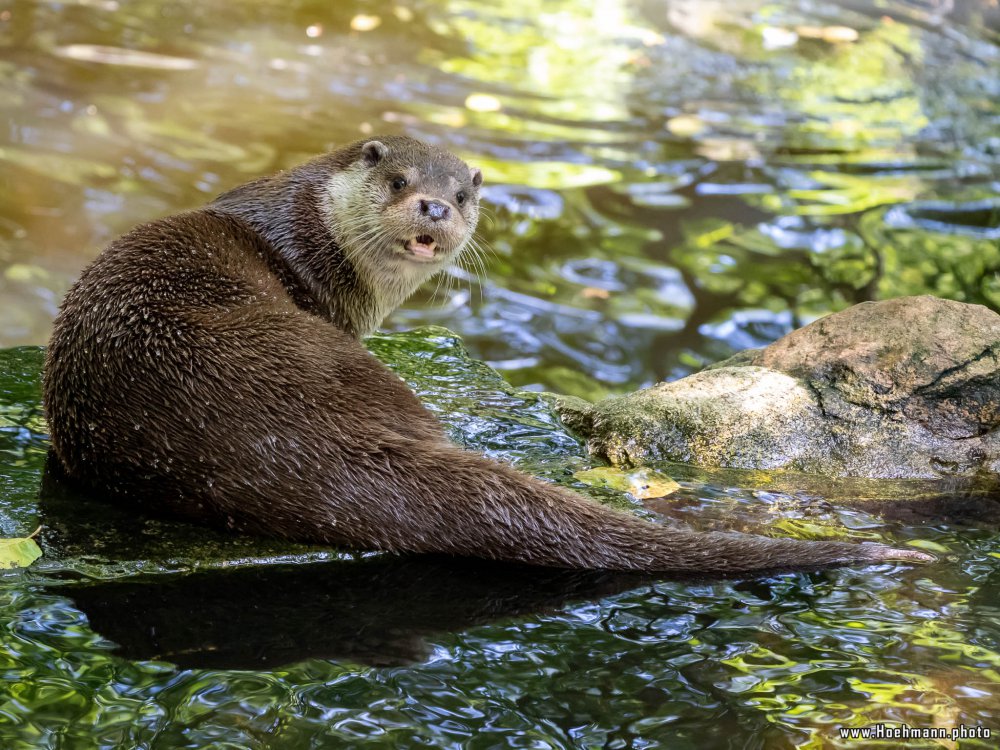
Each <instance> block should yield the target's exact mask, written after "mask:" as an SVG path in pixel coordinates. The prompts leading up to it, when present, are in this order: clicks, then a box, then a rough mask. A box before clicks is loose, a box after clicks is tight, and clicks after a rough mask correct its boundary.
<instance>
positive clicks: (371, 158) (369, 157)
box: [361, 141, 389, 167]
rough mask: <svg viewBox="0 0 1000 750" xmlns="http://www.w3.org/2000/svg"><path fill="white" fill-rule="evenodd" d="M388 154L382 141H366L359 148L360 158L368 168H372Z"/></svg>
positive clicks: (387, 149)
mask: <svg viewBox="0 0 1000 750" xmlns="http://www.w3.org/2000/svg"><path fill="white" fill-rule="evenodd" d="M388 154H389V148H388V147H387V146H386V145H385V144H384V143H382V141H368V143H366V144H365V145H364V146H362V147H361V158H362V160H363V161H364V163H365V164H367V165H368V166H369V167H374V166H375V165H376V164H378V163H379V162H380V161H382V160H383V159H384V158H385V157H386V156H387V155H388Z"/></svg>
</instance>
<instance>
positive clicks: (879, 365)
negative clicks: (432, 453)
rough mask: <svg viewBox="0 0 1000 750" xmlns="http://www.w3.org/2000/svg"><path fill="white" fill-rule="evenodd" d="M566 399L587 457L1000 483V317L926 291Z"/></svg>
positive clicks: (566, 413)
mask: <svg viewBox="0 0 1000 750" xmlns="http://www.w3.org/2000/svg"><path fill="white" fill-rule="evenodd" d="M560 403H561V406H560V407H559V408H560V410H561V413H562V415H563V419H564V421H565V422H566V423H567V424H568V425H570V426H571V427H573V428H574V429H576V430H577V432H578V433H580V434H581V435H582V436H584V437H585V438H586V439H587V441H588V447H589V449H590V451H591V452H592V453H594V454H595V455H597V456H600V457H603V458H606V459H608V460H610V461H611V462H612V463H615V464H622V465H634V464H639V463H645V462H648V461H653V460H672V461H683V462H690V463H694V464H697V465H702V466H720V467H731V468H743V469H794V470H797V471H803V472H809V473H815V474H821V475H825V476H831V477H838V476H856V477H872V478H934V477H944V476H969V475H975V474H977V473H980V472H985V473H987V474H996V473H997V472H998V471H1000V430H998V429H997V428H998V427H1000V411H998V404H1000V315H997V314H996V313H994V312H993V311H991V310H989V309H987V308H985V307H982V306H979V305H967V304H963V303H959V302H952V301H948V300H940V299H936V298H934V297H927V296H924V297H909V298H900V299H895V300H889V301H885V302H867V303H864V304H861V305H857V306H855V307H852V308H849V309H847V310H844V311H843V312H840V313H836V314H834V315H831V316H829V317H826V318H822V319H821V320H818V321H816V322H815V323H812V324H811V325H809V326H806V327H805V328H802V329H799V330H797V331H794V332H793V333H791V334H789V335H787V336H785V337H784V338H782V339H779V340H778V341H777V342H775V343H774V344H771V345H770V346H768V347H765V348H764V349H757V350H750V351H746V352H743V353H741V354H738V355H736V356H735V357H733V358H731V359H728V360H726V361H724V362H720V363H719V364H718V365H715V366H713V367H711V368H709V369H707V370H705V371H703V372H700V373H697V374H695V375H691V376H688V377H686V378H682V379H681V380H677V381H674V382H673V383H663V384H660V385H657V386H654V387H653V388H649V389H645V390H642V391H639V392H637V393H635V394H630V395H628V396H621V397H615V398H610V399H607V400H605V401H601V402H598V403H597V404H595V405H593V406H590V405H589V404H586V403H584V402H582V401H580V400H578V399H562V400H561V402H560Z"/></svg>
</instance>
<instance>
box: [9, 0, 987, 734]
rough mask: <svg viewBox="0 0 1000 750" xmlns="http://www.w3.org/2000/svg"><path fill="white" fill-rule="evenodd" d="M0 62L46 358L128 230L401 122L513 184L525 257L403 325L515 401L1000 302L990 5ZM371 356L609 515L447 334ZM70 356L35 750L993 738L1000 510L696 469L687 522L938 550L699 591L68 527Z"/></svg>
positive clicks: (362, 12) (84, 5)
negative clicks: (878, 314) (927, 558)
mask: <svg viewBox="0 0 1000 750" xmlns="http://www.w3.org/2000/svg"><path fill="white" fill-rule="evenodd" d="M0 50H2V54H0V110H2V112H3V116H4V121H5V122H6V124H7V127H6V129H5V130H3V131H0V176H2V180H3V187H4V190H3V192H2V194H0V346H13V345H21V344H39V343H43V342H44V340H45V338H46V336H47V332H48V328H49V325H50V323H51V319H52V317H53V315H54V314H55V309H56V305H57V304H58V300H59V298H60V297H61V294H62V293H63V291H64V290H65V288H66V287H67V285H68V284H69V283H70V282H71V280H72V279H73V278H74V277H75V275H76V274H77V273H78V272H79V269H80V268H81V266H82V265H83V264H84V263H85V262H86V260H88V259H89V258H91V257H93V256H94V255H95V254H96V253H97V252H98V250H99V249H100V247H102V246H103V245H104V244H106V243H107V242H108V241H109V240H110V239H112V238H113V237H114V236H116V235H117V234H119V233H120V232H122V231H124V230H126V229H127V228H129V227H130V226H132V225H134V224H136V223H138V222H141V221H145V220H148V219H150V218H153V217H156V216H160V215H164V214H168V213H171V212H174V211H178V210H182V209H184V208H187V207H191V206H195V205H198V204H200V203H203V202H204V201H206V200H208V199H210V198H211V197H212V196H214V195H215V194H217V193H218V192H221V191H222V190H224V189H226V188H228V187H231V186H233V185H235V184H238V183H239V182H242V181H245V180H247V179H250V178H252V177H255V176H257V175H260V174H263V173H267V172H270V171H273V170H276V169H279V168H282V167H285V166H289V165H291V164H294V163H297V162H299V161H302V160H303V159H305V158H307V157H308V156H309V155H311V154H313V153H315V152H317V151H321V150H324V149H326V148H329V147H332V146H334V145H336V144H339V143H343V142H345V141H348V140H353V139H355V138H358V137H364V136H366V135H368V134H371V133H379V132H403V133H408V134H411V135H415V136H418V137H422V138H425V139H428V140H431V141H435V142H437V143H441V144H444V145H447V146H449V147H451V148H452V149H454V150H455V151H457V152H458V153H460V154H461V155H462V156H463V157H464V158H466V159H468V160H469V161H470V162H473V163H475V164H477V165H479V166H481V167H482V168H483V170H484V172H485V173H486V176H487V182H488V185H489V188H488V190H487V193H486V199H487V204H486V205H487V207H488V209H489V211H488V214H489V220H487V221H484V224H483V226H482V227H481V234H482V235H483V236H484V237H485V238H486V239H487V240H488V241H489V243H490V245H491V246H492V248H493V256H491V257H490V258H489V259H488V260H487V263H486V267H485V269H481V268H477V267H473V268H471V269H470V270H461V269H459V270H457V271H456V272H455V274H454V275H453V278H452V282H451V284H450V285H442V288H441V289H440V290H438V292H437V296H436V298H435V297H434V286H433V285H431V286H430V287H429V288H428V289H427V290H425V291H424V292H422V293H421V294H420V295H418V299H416V300H414V303H413V304H412V305H411V306H408V308H407V309H406V310H403V311H400V312H398V313H397V314H396V315H395V316H394V318H393V319H392V320H391V321H390V327H391V328H409V327H412V326H413V325H416V324H418V323H426V322H435V323H440V324H443V325H447V326H448V327H450V328H452V329H455V330H457V331H459V332H460V333H461V334H462V335H463V337H464V339H465V341H466V343H467V345H468V346H469V348H470V349H471V351H472V353H473V355H474V356H475V357H477V358H480V359H484V360H486V361H489V362H490V363H492V364H494V365H495V366H497V367H498V368H500V369H501V370H502V371H503V373H504V375H505V376H506V377H507V378H508V379H509V380H510V381H511V382H513V383H514V384H516V385H525V386H538V387H544V388H547V389H552V390H557V391H562V392H567V393H576V394H580V395H584V396H591V397H593V396H597V395H600V394H603V393H605V392H607V391H614V390H621V389H625V388H631V387H635V386H637V385H640V384H644V383H648V382H651V381H653V380H655V379H658V378H664V377H668V378H669V377H676V376H679V375H682V374H684V373H687V372H690V371H692V370H694V369H697V368H699V367H700V366H701V365H702V364H704V363H706V362H711V361H716V360H718V359H720V358H722V357H725V356H727V355H728V354H730V353H732V352H733V351H735V350H737V349H741V348H744V347H747V346H756V345H760V344H764V343H767V342H769V341H771V340H774V339H775V338H777V337H779V336H780V335H782V334H783V333H785V332H787V331H788V330H790V329H791V328H793V327H795V326H798V325H800V324H802V323H803V322H807V321H809V320H811V319H813V318H815V317H816V316H818V315H822V314H824V313H826V312H828V311H830V310H834V309H840V308H842V307H844V306H846V305H849V304H851V303H854V302H857V301H861V300H866V299H877V298H884V297H891V296H896V295H901V294H917V293H925V292H929V293H934V294H938V295H940V296H945V297H950V298H954V299H960V300H966V301H970V302H977V303H981V304H986V305H988V306H990V307H992V308H994V309H1000V11H998V9H997V7H996V4H995V3H994V2H991V1H990V0H983V1H982V2H979V1H967V2H962V0H957V1H956V2H953V3H952V2H940V3H932V2H879V3H874V2H847V1H844V2H836V3H818V2H805V1H803V2H778V3H763V2H743V1H741V0H736V1H735V2H694V1H693V0H692V1H689V2H666V1H665V0H660V1H657V2H639V1H637V2H615V1H603V0H602V1H601V2H593V3H586V4H583V3H570V2H546V1H544V0H543V1H542V2H533V3H527V2H520V1H516V0H515V1H513V2H493V3H484V4H481V3H474V2H460V1H455V2H437V1H427V2H424V1H421V0H415V1H413V2H399V3H393V2H383V1H380V0H373V1H372V2H365V3H360V2H358V3H353V2H352V3H319V2H291V3H279V2H260V1H258V2H228V3H222V2H199V3H194V2H178V3H154V2H146V1H143V0H139V1H133V2H126V1H125V0H77V1H76V2H69V3H48V2H30V1H22V0H18V2H7V3H3V2H0ZM481 271H485V273H484V274H483V276H482V279H480V280H474V278H473V277H474V276H476V275H478V274H479V272H481ZM373 347H374V348H375V349H376V351H377V352H378V353H379V354H380V355H382V356H384V357H386V358H387V359H388V360H390V361H393V362H395V363H397V366H400V367H401V371H402V372H403V374H404V375H406V376H407V377H408V378H409V379H410V381H411V382H413V383H414V384H415V385H416V386H417V387H418V389H420V391H421V393H422V394H423V395H424V396H425V398H426V399H427V400H428V402H429V403H430V404H431V406H432V407H433V408H435V409H436V410H437V411H438V412H439V413H441V414H442V416H444V417H445V418H446V419H447V420H448V421H449V423H450V424H451V425H452V427H453V429H454V432H455V436H456V438H458V439H460V440H462V441H463V442H465V443H466V444H468V445H469V446H470V447H473V448H476V449H479V450H485V451H487V452H489V453H491V454H492V455H496V456H499V457H505V458H509V459H511V460H515V461H516V462H518V463H519V465H521V466H523V467H524V468H526V469H528V470H531V471H534V472H536V473H539V474H542V475H545V476H548V477H549V478H552V479H557V480H559V481H564V482H566V483H568V484H570V485H573V486H576V485H574V483H573V481H572V477H571V476H570V475H571V474H572V472H573V471H575V470H577V469H579V468H582V467H584V466H586V465H587V463H586V457H585V456H583V455H582V453H581V451H580V449H579V447H578V446H576V444H575V443H574V442H573V441H572V439H570V438H569V437H568V436H566V435H564V434H563V433H562V432H561V431H560V430H559V428H558V427H557V426H556V425H554V424H553V423H552V422H551V419H550V418H549V417H548V416H547V412H546V411H545V409H544V408H543V406H542V405H540V404H539V403H536V402H532V401H531V400H530V398H529V397H526V396H519V395H517V394H513V393H512V392H510V391H508V390H505V389H504V388H503V386H502V384H500V383H498V382H497V381H495V380H494V379H493V378H492V376H491V375H490V374H489V373H488V372H486V371H483V370H480V369H477V368H476V367H475V366H473V365H470V364H469V363H468V362H467V361H466V360H464V359H463V358H462V357H460V356H457V355H455V354H454V353H453V351H452V349H451V348H450V345H449V344H447V343H441V342H437V343H435V342H434V341H431V342H430V343H428V342H426V341H422V340H419V337H418V338H417V339H414V338H405V337H404V338H401V339H391V338H390V339H377V340H376V341H374V342H373ZM38 357H39V355H38V352H37V350H34V349H25V350H19V351H17V352H6V353H4V354H3V356H2V360H0V365H2V367H0V372H2V373H3V376H4V378H5V379H4V380H3V383H2V384H0V528H2V532H3V535H4V536H13V535H18V534H25V533H28V532H30V531H31V530H32V529H33V528H35V526H36V525H37V524H38V523H39V521H42V522H44V524H45V532H44V536H43V547H44V548H45V549H46V556H45V558H43V560H42V561H41V562H40V564H39V565H38V567H37V568H36V569H35V570H34V572H30V573H17V572H14V573H9V574H5V577H4V578H3V579H2V582H0V610H2V614H0V678H2V679H0V747H2V748H4V750H6V748H16V749H17V750H20V749H21V748H25V749H27V748H116V749H117V748H132V747H142V748H158V749H159V748H178V747H190V748H328V747H358V746H366V747H367V746H377V747H400V748H409V747H473V748H494V747H530V748H564V747H565V748H605V747H607V748H698V749H699V750H703V749H706V748H715V747H720V748H734V749H735V748H740V749H741V750H742V749H744V748H762V749H764V748H766V749H768V750H770V749H771V748H785V747H798V748H809V749H815V748H828V747H836V748H857V747H871V746H873V745H870V744H866V743H864V742H861V741H851V740H840V739H838V736H837V733H836V727H840V726H863V725H866V724H870V723H875V722H882V721H887V722H905V723H907V724H909V725H911V726H915V727H923V728H931V727H937V728H944V729H946V730H951V729H952V728H954V727H958V726H959V725H961V724H965V725H968V726H973V727H986V728H991V729H992V730H993V738H992V739H990V740H983V741H979V742H971V741H964V742H960V743H959V744H958V746H959V747H984V748H986V747H996V746H997V739H996V737H997V733H998V732H1000V688H998V684H1000V627H998V624H997V623H998V615H1000V609H998V605H997V602H998V601H1000V572H998V571H1000V568H998V558H1000V535H998V533H997V519H998V518H1000V513H997V512H996V508H995V505H994V503H993V501H988V500H986V499H984V498H971V499H969V498H966V499H963V498H961V497H950V498H943V499H942V498H938V499H936V500H934V501H933V503H930V504H914V505H913V506H905V507H904V508H900V507H887V506H885V505H873V504H872V503H870V502H865V501H859V499H858V495H867V494H869V493H868V492H867V491H865V492H862V491H860V490H849V491H847V493H846V496H845V493H844V492H843V491H841V490H837V489H836V488H832V487H830V488H826V489H824V488H819V489H816V488H812V489H810V490H809V491H793V490H791V489H789V488H788V487H787V486H783V487H780V488H777V489H776V488H775V487H774V486H772V485H773V483H772V484H769V483H768V482H769V480H768V478H767V477H763V478H761V477H756V478H751V477H747V476H733V477H730V476H728V475H716V476H713V477H709V478H704V477H700V478H699V477H695V476H687V475H685V474H684V472H683V470H682V469H680V468H679V467H665V469H666V470H667V471H668V472H670V473H672V474H674V475H675V476H676V477H677V478H680V479H682V490H681V492H680V493H678V494H677V495H676V496H671V499H670V501H669V502H660V503H658V504H655V509H656V510H657V511H662V512H664V513H665V514H666V515H667V516H668V517H669V518H670V519H671V520H673V521H679V522H684V523H688V524H692V525H695V526H698V527H702V528H716V527H726V528H742V529H747V530H758V531H760V530H764V531H771V532H773V533H776V534H790V535H796V536H803V537H824V536H838V537H846V538H851V539H855V540H857V541H863V540H866V539H881V540H886V541H892V542H894V543H897V544H915V545H917V546H920V547H921V548H924V549H929V550H931V551H934V552H936V553H937V554H939V556H940V560H939V562H938V563H935V564H933V565H930V566H927V567H922V568H909V567H905V566H899V567H895V566H881V567H877V568H867V569H863V570H861V569H858V570H842V571H829V572H823V573H812V574H797V575H783V576H773V577H768V578H762V579H756V580H747V581H697V582H692V581H647V580H636V579H623V578H620V577H608V576H602V575H569V574H558V573H544V574H543V573H539V572H537V571H522V570H515V569H497V568H491V567H488V566H481V565H479V564H472V563H463V562H454V561H452V562H447V561H435V560H426V561H413V560H402V561H400V560H386V559H382V558H365V559H362V560H354V559H350V558H349V557H346V556H342V555H338V554H336V553H332V552H330V551H328V550H315V549H311V550H307V549H301V548H282V547H280V546H273V545H272V546H268V545H263V544H261V543H259V542H247V541H245V540H244V541H240V540H232V539H227V538H217V537H214V536H211V535H208V534H207V533H203V532H195V531H191V530H189V529H185V528H183V527H177V526H172V525H170V524H163V523H160V522H153V521H148V520H144V519H134V518H131V517H128V516H122V515H116V514H114V513H112V512H111V511H110V510H107V509H104V508H103V507H102V506H96V505H90V506H87V505H81V504H80V503H77V502H73V500H74V499H73V498H65V497H61V495H60V493H59V491H58V488H56V489H52V488H46V489H45V490H44V491H43V502H42V503H41V504H39V502H38V499H37V497H38V487H39V484H40V482H41V475H42V466H43V464H44V457H45V451H46V449H47V442H46V440H45V437H44V433H45V427H44V424H43V422H42V420H41V417H40V414H39V411H38V399H37V372H38V366H39V361H38ZM400 362H402V363H403V364H402V365H399V364H398V363H400ZM420 363H424V364H423V365H421V364H420ZM422 368H425V369H422ZM426 368H429V369H426ZM803 486H805V485H803ZM920 490H921V488H918V487H915V486H908V487H901V488H899V495H900V496H902V497H908V496H909V495H911V494H912V493H914V492H918V491H920ZM852 493H853V494H852ZM597 494H598V496H599V498H600V499H603V500H605V501H609V502H622V498H621V496H614V493H611V492H605V493H603V495H602V494H601V493H597ZM876 494H880V495H883V496H884V495H886V494H890V495H891V494H892V492H891V491H889V490H887V489H886V488H885V487H883V488H882V489H881V490H880V491H879V493H876ZM261 563H269V564H268V565H267V566H263V567H262V566H260V564H261ZM279 563H280V564H279ZM194 568H201V570H200V571H196V572H191V571H192V569H194ZM220 568H221V570H220ZM881 746H882V747H900V746H903V745H901V744H899V743H898V742H896V743H894V742H892V741H889V742H887V743H884V744H883V745H881ZM905 747H907V748H911V747H912V748H925V747H926V748H940V747H956V745H955V744H948V743H941V742H936V741H929V740H928V741H923V742H921V741H916V740H911V741H909V742H907V743H906V744H905Z"/></svg>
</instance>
